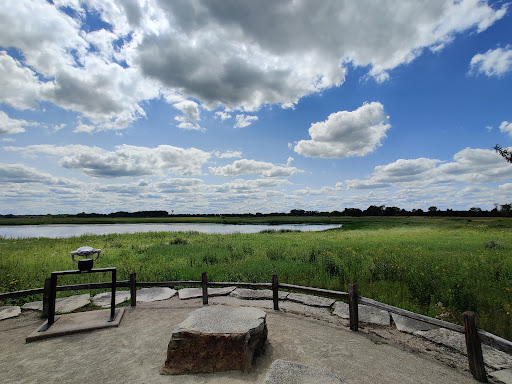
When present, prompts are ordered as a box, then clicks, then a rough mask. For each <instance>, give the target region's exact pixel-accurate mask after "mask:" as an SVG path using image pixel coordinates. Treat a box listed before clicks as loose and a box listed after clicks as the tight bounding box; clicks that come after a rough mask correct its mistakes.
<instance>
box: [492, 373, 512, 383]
mask: <svg viewBox="0 0 512 384" xmlns="http://www.w3.org/2000/svg"><path fill="white" fill-rule="evenodd" d="M489 376H491V377H492V378H493V379H494V380H496V381H497V382H498V383H503V384H512V369H502V370H501V371H495V372H492V373H489Z"/></svg>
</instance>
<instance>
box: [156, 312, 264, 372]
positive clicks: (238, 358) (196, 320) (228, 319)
mask: <svg viewBox="0 0 512 384" xmlns="http://www.w3.org/2000/svg"><path fill="white" fill-rule="evenodd" d="M266 317H267V315H266V313H265V312H263V311H262V310H260V309H257V308H238V307H228V306H221V305H215V306H208V307H202V308H199V309H197V310H195V311H194V312H192V313H191V314H190V315H189V316H188V317H187V318H186V319H185V321H183V322H182V323H181V324H180V325H179V326H178V328H176V329H175V330H174V331H173V332H172V336H171V341H170V342H169V345H168V347H167V360H166V361H165V364H164V367H163V368H162V370H161V372H160V373H161V374H165V375H179V374H188V373H199V372H218V371H229V370H241V371H244V372H247V371H248V370H249V368H250V366H251V363H252V360H253V358H254V357H255V356H257V355H259V354H261V353H262V352H263V350H264V347H265V341H266V340H267V333H268V331H267V323H266Z"/></svg>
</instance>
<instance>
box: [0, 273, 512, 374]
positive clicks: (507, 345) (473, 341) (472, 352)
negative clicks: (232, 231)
mask: <svg viewBox="0 0 512 384" xmlns="http://www.w3.org/2000/svg"><path fill="white" fill-rule="evenodd" d="M46 280H47V281H45V288H37V289H28V290H24V291H17V292H8V293H1V294H0V300H6V299H15V298H19V297H24V296H29V295H36V294H43V316H45V315H46V316H47V315H48V313H47V308H48V305H47V304H46V305H45V302H46V303H47V302H48V297H49V292H48V291H49V289H48V287H49V282H48V280H50V279H49V278H48V279H46ZM184 286H187V287H190V286H192V287H193V286H200V287H202V298H203V305H207V304H208V287H212V288H213V287H220V288H222V287H228V286H229V287H233V286H234V287H237V288H250V289H260V288H267V289H271V290H272V301H273V307H274V310H276V311H278V310H279V294H278V292H279V289H285V290H289V291H296V292H302V293H308V294H313V295H319V296H324V297H329V298H332V299H337V300H345V301H348V303H349V319H350V329H351V330H352V331H355V332H357V331H358V326H359V316H358V305H359V304H363V305H367V306H370V307H374V308H377V309H381V310H384V311H387V312H391V313H396V314H398V315H401V316H405V317H407V318H410V319H414V320H418V321H422V322H425V323H428V324H431V325H435V326H438V327H442V328H446V329H449V330H451V331H455V332H458V333H461V334H464V335H465V338H466V348H467V356H468V360H469V367H470V370H471V373H472V374H473V377H474V378H475V379H476V380H478V381H481V382H487V375H486V371H485V366H484V361H483V356H482V346H481V343H482V342H483V343H485V344H487V345H489V346H491V347H493V348H496V349H498V350H501V351H503V352H506V353H508V354H512V342H510V341H508V340H506V339H503V338H501V337H499V336H496V335H493V334H492V333H489V332H486V331H483V330H481V329H477V322H476V314H475V313H474V312H464V314H463V317H464V326H460V325H457V324H453V323H449V322H447V321H443V320H439V319H434V318H432V317H428V316H424V315H420V314H418V313H414V312H410V311H407V310H405V309H401V308H397V307H393V306H391V305H388V304H384V303H380V302H378V301H375V300H372V299H369V298H366V297H362V296H359V295H358V293H357V285H356V284H350V285H349V287H348V288H349V289H348V292H341V291H333V290H328V289H321V288H312V287H304V286H300V285H293V284H284V283H279V281H278V277H277V275H276V274H274V275H272V282H271V283H243V282H209V281H208V274H207V273H206V272H203V273H202V275H201V280H200V281H199V280H190V281H159V282H138V281H137V277H136V274H135V273H132V274H130V279H129V280H122V281H117V282H116V287H119V288H123V287H124V288H130V304H131V306H133V307H135V306H136V305H137V287H169V288H175V287H184ZM106 288H112V283H90V284H77V285H62V286H58V287H57V291H71V290H85V289H106ZM45 309H46V313H45Z"/></svg>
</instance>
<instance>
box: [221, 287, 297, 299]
mask: <svg viewBox="0 0 512 384" xmlns="http://www.w3.org/2000/svg"><path fill="white" fill-rule="evenodd" d="M288 295H289V293H288V292H283V291H279V300H284V299H286V298H287V297H288ZM230 296H233V297H236V298H238V299H243V300H265V299H266V300H272V298H273V294H272V290H270V289H245V288H237V289H235V290H234V291H233V292H231V294H230Z"/></svg>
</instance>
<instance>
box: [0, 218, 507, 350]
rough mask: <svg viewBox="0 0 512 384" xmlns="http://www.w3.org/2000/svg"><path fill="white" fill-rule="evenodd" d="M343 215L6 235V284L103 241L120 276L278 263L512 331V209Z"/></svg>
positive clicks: (503, 332)
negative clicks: (326, 224) (270, 227)
mask: <svg viewBox="0 0 512 384" xmlns="http://www.w3.org/2000/svg"><path fill="white" fill-rule="evenodd" d="M287 219H288V218H287ZM319 219H325V218H319ZM340 219H341V220H340V223H342V224H344V225H343V228H341V229H335V230H329V231H324V232H303V233H299V232H289V233H280V232H274V233H259V234H240V233H235V234H231V235H208V234H200V233H197V232H181V233H180V232H153V233H151V232H150V233H137V234H126V235H103V236H91V235H88V236H80V237H72V238H67V239H47V238H27V239H0V271H1V275H0V290H1V291H3V292H6V291H14V290H20V289H29V288H38V287H42V286H43V282H44V278H45V277H48V276H49V274H50V273H51V272H52V271H54V270H63V269H74V268H76V265H75V264H73V263H72V262H71V257H70V251H72V250H75V249H77V248H78V247H80V246H83V245H90V246H93V247H96V248H101V249H102V250H103V252H102V255H101V257H100V259H99V260H98V262H97V264H96V265H95V266H97V267H109V266H115V267H117V268H118V279H119V280H124V279H128V276H129V274H130V272H132V271H135V272H137V279H138V280H139V281H169V280H199V279H200V275H201V272H202V271H207V272H208V275H209V279H210V280H211V281H246V282H264V281H270V278H271V275H272V273H277V274H278V275H279V280H280V282H283V283H291V284H299V285H307V286H312V287H319V288H327V289H336V290H342V291H346V290H347V285H348V284H349V283H350V282H354V281H355V282H357V283H358V286H359V292H360V294H361V295H362V296H366V297H370V298H373V299H375V300H379V301H382V302H385V303H388V304H391V305H395V306H398V307H401V308H404V309H408V310H412V311H415V312H418V313H423V314H426V315H430V316H438V317H441V318H444V319H446V320H449V321H453V322H457V323H460V322H461V314H462V312H463V311H466V310H474V311H476V312H477V313H478V314H479V326H480V327H482V328H483V329H485V330H488V331H489V332H492V333H495V334H497V335H499V336H502V337H505V338H507V339H509V340H512V315H511V314H510V313H511V308H510V304H511V303H512V291H511V290H512V248H511V245H510V240H511V236H510V233H511V229H512V219H508V218H495V219H486V218H482V219H466V218H464V219H455V218H425V217H423V218H357V219H356V218H340ZM196 222H198V221H196ZM309 222H311V221H309ZM252 223H254V221H253V222H252ZM330 223H332V222H330ZM104 279H105V277H104V276H101V275H100V274H92V275H81V276H66V277H64V278H63V279H61V280H59V284H75V283H84V282H96V281H103V280H104ZM91 293H93V294H94V293H97V291H96V292H91ZM63 294H66V293H63ZM68 294H69V293H68ZM36 299H39V300H40V298H39V297H35V298H26V299H19V300H16V301H15V302H16V303H19V304H21V303H23V302H24V301H28V300H36ZM13 302H14V301H13ZM4 304H6V303H4Z"/></svg>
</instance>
